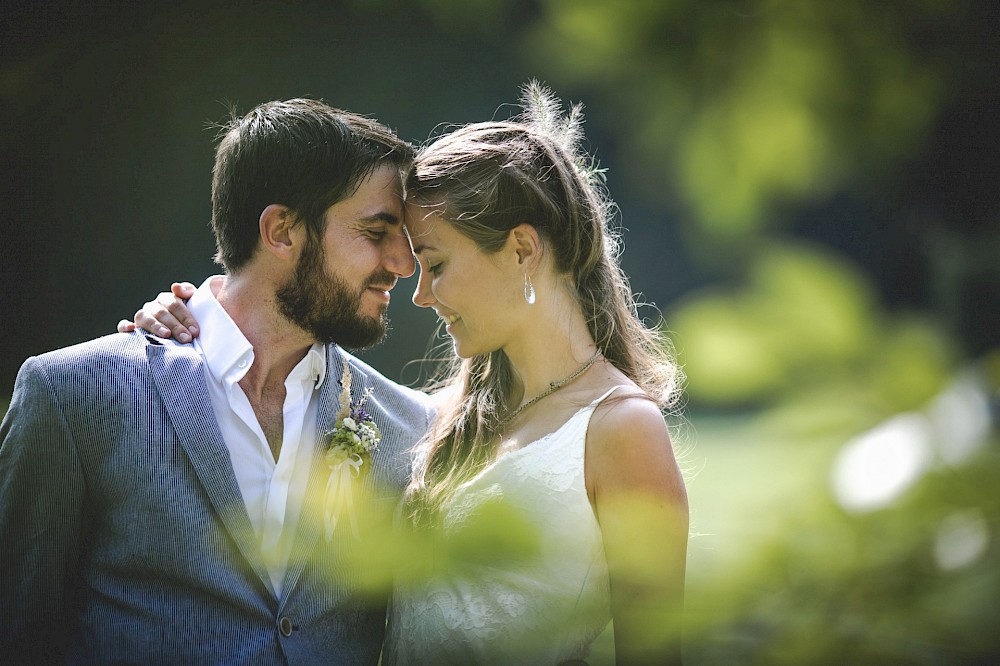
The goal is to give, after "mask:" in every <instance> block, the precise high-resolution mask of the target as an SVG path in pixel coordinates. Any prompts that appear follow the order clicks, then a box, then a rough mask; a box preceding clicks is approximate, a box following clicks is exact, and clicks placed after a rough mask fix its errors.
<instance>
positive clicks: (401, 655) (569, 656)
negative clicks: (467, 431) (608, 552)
mask: <svg viewBox="0 0 1000 666" xmlns="http://www.w3.org/2000/svg"><path fill="white" fill-rule="evenodd" d="M613 390H614V389H612V390H611V391H613ZM611 391H608V392H607V393H605V394H604V395H603V396H601V397H600V398H598V399H597V400H595V401H594V402H593V403H591V404H590V405H588V406H587V407H584V408H583V409H581V410H580V411H578V412H577V413H576V414H575V415H573V416H572V417H571V418H570V419H569V420H568V421H567V422H566V423H564V424H563V425H562V426H561V427H560V428H559V429H558V430H556V431H555V432H553V433H550V434H548V435H546V436H545V437H542V438H541V439H539V440H537V441H535V442H532V443H531V444H529V445H527V446H525V447H523V448H521V449H517V450H515V451H512V452H510V453H508V454H506V455H505V456H503V457H502V458H500V460H498V461H497V462H496V463H494V464H493V465H491V466H490V467H488V468H487V469H485V470H483V472H481V473H480V474H479V475H478V476H477V477H476V478H474V479H472V480H471V481H469V482H468V483H466V484H465V485H463V486H462V487H461V488H460V489H459V490H458V491H457V492H456V493H455V496H454V497H453V498H452V499H451V500H450V502H449V503H448V504H447V506H446V507H445V512H444V539H446V540H447V539H448V538H449V536H454V535H456V534H459V533H460V532H461V531H462V530H463V528H465V527H467V526H468V525H469V523H470V521H475V520H476V519H477V515H480V516H481V515H482V514H483V513H484V511H483V507H496V506H497V503H499V505H500V506H501V507H502V509H503V510H505V511H508V510H509V511H511V512H513V515H515V516H516V517H517V518H518V522H519V524H521V522H522V521H523V522H524V523H526V524H527V525H529V526H531V527H532V528H533V530H534V531H535V533H536V534H537V538H538V539H539V544H538V545H539V547H538V550H536V551H533V552H534V553H535V555H534V556H533V557H531V558H521V559H520V560H517V561H514V562H508V563H506V564H503V565H501V564H498V563H491V562H489V561H488V560H487V561H478V562H476V561H470V562H466V563H464V564H459V565H457V566H456V565H455V564H454V562H450V563H449V566H448V567H447V569H444V570H443V571H444V573H441V574H439V575H437V576H434V577H431V578H430V579H424V580H420V581H417V582H414V583H407V584H399V585H397V586H396V589H395V590H394V592H393V598H392V604H391V606H390V612H389V626H388V630H387V634H386V641H385V652H384V655H383V660H382V663H383V664H385V665H387V666H403V665H407V666H408V665H412V664H546V665H548V666H554V665H555V664H559V663H561V662H564V661H569V660H573V659H586V660H587V662H588V663H589V664H597V663H603V661H605V660H607V663H613V649H611V648H610V646H611V645H612V644H613V638H612V637H611V631H610V628H609V630H608V631H605V628H608V623H609V620H610V619H611V599H610V590H609V583H608V568H607V562H606V561H605V558H604V545H603V541H602V538H601V530H600V526H599V525H598V523H597V520H596V518H595V516H594V512H593V509H592V507H591V505H590V502H589V500H588V497H587V489H586V486H585V484H584V445H585V441H586V434H587V427H588V425H589V423H590V417H591V415H592V414H593V411H594V408H595V407H596V406H597V405H598V404H599V403H600V402H601V400H603V399H604V398H606V397H607V396H608V395H609V394H610V393H611ZM465 534H466V535H468V534H469V532H468V531H466V532H465ZM464 538H468V537H467V536H466V537H464ZM487 538H488V537H487ZM484 548H489V545H488V544H484ZM602 632H603V635H602ZM598 636H601V640H600V647H599V648H597V649H594V650H593V651H592V650H591V647H592V643H594V642H595V639H597V638H598Z"/></svg>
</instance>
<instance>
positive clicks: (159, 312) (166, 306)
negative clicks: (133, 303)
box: [118, 282, 198, 342]
mask: <svg viewBox="0 0 1000 666" xmlns="http://www.w3.org/2000/svg"><path fill="white" fill-rule="evenodd" d="M194 292H195V286H194V285H193V284H191V283H190V282H174V283H173V284H172V285H170V291H169V292H167V291H162V292H160V294H159V295H158V296H157V297H156V298H155V299H154V300H152V301H148V302H147V303H146V304H145V305H143V306H142V308H140V309H139V310H137V311H136V313H135V316H134V317H133V320H132V321H129V320H127V319H122V320H121V321H120V322H118V332H119V333H130V332H132V331H134V330H135V329H137V328H141V329H143V330H144V331H148V332H150V333H152V334H153V335H158V336H160V337H161V338H169V337H170V336H171V335H173V337H174V338H175V339H176V340H177V341H178V342H191V340H193V339H194V338H196V337H198V322H197V321H195V319H194V317H192V316H191V312H189V311H188V309H187V305H185V301H187V300H188V299H189V298H191V297H192V296H194Z"/></svg>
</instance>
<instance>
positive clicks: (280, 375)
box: [213, 274, 315, 401]
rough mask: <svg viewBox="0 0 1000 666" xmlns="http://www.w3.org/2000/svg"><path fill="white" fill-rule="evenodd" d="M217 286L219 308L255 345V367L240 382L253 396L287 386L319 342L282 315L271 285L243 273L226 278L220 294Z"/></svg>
mask: <svg viewBox="0 0 1000 666" xmlns="http://www.w3.org/2000/svg"><path fill="white" fill-rule="evenodd" d="M214 287H215V285H213V291H215V293H216V298H217V299H218V301H219V305H221V306H222V308H223V309H224V310H225V311H226V313H227V314H228V315H229V316H230V317H231V318H232V320H233V322H234V323H235V324H236V326H237V327H238V328H239V329H240V331H241V332H242V333H243V335H244V336H245V337H246V339H247V341H248V342H249V343H250V344H251V345H252V346H253V351H254V361H253V365H251V366H250V369H249V371H248V372H247V374H246V376H245V377H244V379H243V381H241V382H240V385H241V386H243V390H244V391H245V392H247V394H248V397H251V395H250V394H254V395H257V396H260V395H262V394H264V393H265V392H269V389H270V390H273V387H278V386H282V387H283V386H284V383H285V380H286V379H287V378H288V375H289V373H291V371H292V369H293V368H294V367H295V366H296V365H297V364H298V363H299V361H301V360H302V359H303V358H305V355H306V354H307V353H308V352H309V348H310V347H311V346H312V345H313V344H314V343H315V340H313V339H312V338H311V337H310V336H309V334H308V333H306V332H305V331H303V330H302V329H300V328H299V327H298V326H296V325H294V324H292V323H291V322H289V321H288V320H287V319H286V318H285V317H284V316H282V315H281V314H280V313H279V312H278V310H277V302H276V299H275V296H274V290H273V289H272V288H270V285H268V284H261V282H260V281H259V280H253V279H251V277H250V276H245V275H243V274H239V275H228V276H226V278H225V280H224V281H223V282H222V284H221V285H220V288H219V289H218V290H217V291H216V290H215V288H214ZM252 400H253V398H252V397H251V401H252Z"/></svg>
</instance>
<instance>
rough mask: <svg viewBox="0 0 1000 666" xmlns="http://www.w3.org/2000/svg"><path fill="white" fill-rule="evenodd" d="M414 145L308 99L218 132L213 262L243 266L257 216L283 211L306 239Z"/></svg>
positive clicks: (405, 162)
mask: <svg viewBox="0 0 1000 666" xmlns="http://www.w3.org/2000/svg"><path fill="white" fill-rule="evenodd" d="M413 155H414V149H413V147H412V146H411V145H410V144H408V143H406V142H405V141H403V140H401V139H400V138H399V137H397V136H396V135H395V134H394V133H393V131H392V130H390V129H389V128H388V127H385V126H384V125H381V124H379V123H377V122H376V121H374V120H372V119H370V118H365V117H363V116H359V115H357V114H354V113H351V112H349V111H342V110H340V109H335V108H333V107H331V106H328V105H327V104H324V103H323V102H320V101H316V100H311V99H290V100H288V101H285V102H266V103H264V104H261V105H260V106H258V107H256V108H254V109H253V110H252V111H250V112H249V113H248V114H246V115H245V116H243V117H241V118H237V117H235V115H234V117H233V118H232V120H231V121H230V122H229V124H228V125H227V126H226V127H225V128H224V129H223V137H222V140H221V141H220V142H219V146H218V148H217V149H216V151H215V168H214V169H213V171H212V229H213V230H214V231H215V242H216V246H217V248H218V253H217V254H216V257H215V260H216V261H217V262H219V263H220V264H222V265H223V266H224V267H225V268H226V270H227V271H229V272H235V271H238V270H239V269H240V268H242V267H243V266H244V265H246V263H247V262H248V261H250V259H251V257H253V254H254V252H255V250H256V248H257V241H258V240H259V239H260V231H259V226H258V222H259V220H260V214H261V212H262V211H263V210H264V209H265V208H267V206H269V205H271V204H281V205H284V206H287V207H288V208H289V209H290V210H291V211H292V214H294V215H295V216H296V218H297V221H298V222H301V223H304V224H305V225H306V229H307V230H308V233H309V236H310V238H311V240H312V241H314V240H315V239H317V238H319V236H320V235H321V234H322V232H323V213H324V212H325V211H326V209H327V208H329V207H330V206H332V205H333V204H335V203H337V202H338V201H341V200H343V199H346V198H347V197H349V196H351V195H352V194H353V193H354V192H355V191H356V189H357V187H358V186H359V185H360V184H361V181H362V180H364V179H365V178H366V177H367V176H368V175H370V174H371V173H372V171H374V170H375V168H377V167H379V166H384V165H389V166H394V167H396V168H398V169H399V170H400V171H402V170H404V169H407V168H409V166H410V164H411V163H412V161H413Z"/></svg>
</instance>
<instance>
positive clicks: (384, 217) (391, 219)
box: [358, 211, 402, 226]
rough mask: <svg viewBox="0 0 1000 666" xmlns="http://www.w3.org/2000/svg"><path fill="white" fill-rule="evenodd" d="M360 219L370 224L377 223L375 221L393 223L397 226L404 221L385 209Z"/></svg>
mask: <svg viewBox="0 0 1000 666" xmlns="http://www.w3.org/2000/svg"><path fill="white" fill-rule="evenodd" d="M358 221H359V222H365V223H368V224H372V223H375V222H385V223H386V224H389V225H392V226H396V225H397V224H402V221H401V220H400V219H399V217H398V216H396V215H393V214H392V213H387V212H384V211H381V212H378V213H375V214H373V215H366V216H365V217H362V218H359V220H358Z"/></svg>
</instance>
